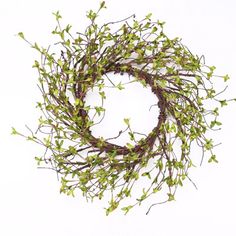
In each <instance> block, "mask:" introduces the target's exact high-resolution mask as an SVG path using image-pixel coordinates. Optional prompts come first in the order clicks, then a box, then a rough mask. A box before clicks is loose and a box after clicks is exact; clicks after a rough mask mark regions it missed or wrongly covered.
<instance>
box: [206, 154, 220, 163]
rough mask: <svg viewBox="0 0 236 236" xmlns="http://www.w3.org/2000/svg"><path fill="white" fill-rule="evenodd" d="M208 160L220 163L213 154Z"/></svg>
mask: <svg viewBox="0 0 236 236" xmlns="http://www.w3.org/2000/svg"><path fill="white" fill-rule="evenodd" d="M208 162H209V163H211V162H215V163H218V160H217V159H216V155H212V156H211V157H210V159H209V160H208Z"/></svg>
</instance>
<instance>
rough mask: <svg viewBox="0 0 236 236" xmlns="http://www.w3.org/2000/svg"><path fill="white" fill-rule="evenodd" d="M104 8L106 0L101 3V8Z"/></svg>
mask: <svg viewBox="0 0 236 236" xmlns="http://www.w3.org/2000/svg"><path fill="white" fill-rule="evenodd" d="M102 8H106V2H105V1H102V2H101V3H100V9H102Z"/></svg>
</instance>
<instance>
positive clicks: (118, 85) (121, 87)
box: [116, 82, 125, 90]
mask: <svg viewBox="0 0 236 236" xmlns="http://www.w3.org/2000/svg"><path fill="white" fill-rule="evenodd" d="M116 87H117V88H118V89H119V90H122V89H125V87H124V86H123V85H122V84H121V82H120V83H119V84H117V85H116Z"/></svg>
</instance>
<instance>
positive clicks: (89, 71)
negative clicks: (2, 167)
mask: <svg viewBox="0 0 236 236" xmlns="http://www.w3.org/2000/svg"><path fill="white" fill-rule="evenodd" d="M103 8H106V6H105V2H102V3H101V4H100V8H99V10H98V11H97V12H94V11H92V10H90V11H89V12H88V13H87V17H88V19H89V20H90V24H89V25H88V27H87V28H86V30H85V32H84V33H78V32H77V34H76V37H74V36H73V35H72V34H71V25H67V26H66V27H65V28H63V27H62V25H61V15H60V14H59V12H56V13H54V15H55V17H56V21H57V26H56V28H55V29H54V30H53V32H52V34H54V35H58V36H59V37H60V41H59V42H57V43H56V44H55V45H56V46H55V45H54V46H55V47H59V53H58V50H55V52H51V49H50V47H48V48H43V47H40V46H38V44H37V43H35V44H32V43H30V42H28V41H27V40H26V39H25V37H24V34H23V33H22V32H21V33H19V36H20V37H21V38H23V39H24V40H25V41H27V42H28V43H30V45H31V46H32V48H34V49H36V50H37V51H38V52H39V53H40V55H41V61H35V63H34V65H33V67H35V68H36V69H37V70H38V72H39V84H38V85H39V88H40V91H41V93H42V98H43V101H42V102H38V103H37V107H38V108H39V109H40V110H41V112H42V116H41V117H40V119H39V126H38V129H37V131H36V132H33V131H31V134H30V135H29V136H25V135H22V134H21V133H19V132H17V131H16V130H15V129H14V128H13V134H20V135H22V136H24V137H26V138H27V139H28V140H32V141H34V142H36V143H38V144H40V145H43V146H44V147H45V153H44V154H43V155H42V156H39V157H36V160H37V161H38V163H39V164H41V163H44V164H46V165H50V166H51V168H52V169H53V170H55V171H56V172H57V173H58V175H59V176H60V179H61V189H60V191H61V192H62V193H65V194H67V195H72V196H74V191H75V190H77V189H80V190H81V191H82V193H83V195H84V196H85V197H86V198H87V199H94V198H99V199H102V198H103V196H104V194H105V193H106V192H108V193H109V192H110V196H111V199H110V201H109V206H108V207H107V209H106V212H107V214H109V213H110V212H112V211H113V210H115V209H116V208H117V207H118V205H119V204H120V202H121V201H122V200H124V199H126V198H129V197H131V194H132V193H133V192H132V189H133V187H134V184H135V183H136V182H138V179H139V178H140V177H141V176H143V177H144V178H147V180H148V181H149V185H148V186H146V188H144V189H143V190H142V193H141V195H140V197H138V198H137V199H135V200H134V201H133V203H132V204H130V205H128V206H125V207H122V210H124V211H125V212H126V213H127V212H128V211H129V210H130V209H131V208H132V207H134V206H135V205H137V204H141V203H142V202H143V201H144V200H145V199H147V198H148V197H149V196H151V195H152V194H154V193H157V192H160V191H162V190H163V191H164V190H167V198H166V201H165V202H167V201H171V200H174V196H175V192H176V189H177V187H178V186H182V185H183V180H185V179H189V180H191V179H190V178H189V173H188V172H189V168H190V167H192V166H194V163H193V161H192V159H191V158H190V147H191V146H192V144H193V143H195V144H197V145H198V147H200V149H201V151H202V158H203V156H204V154H205V153H209V159H208V160H209V162H217V159H216V156H215V154H214V153H213V147H214V144H213V140H212V139H209V138H207V137H206V133H207V132H208V131H209V130H212V129H215V128H217V126H220V125H221V123H220V122H219V121H218V120H217V118H218V115H219V109H220V107H222V106H225V105H227V101H228V100H219V99H217V96H218V95H219V94H220V93H222V92H223V91H222V92H218V93H217V92H216V91H215V89H214V86H213V80H212V78H217V77H221V78H223V79H224V81H227V80H228V79H229V76H228V75H226V76H215V75H214V74H213V73H214V70H215V67H214V66H207V65H205V61H204V57H203V56H202V57H198V56H196V55H193V54H192V53H191V52H190V51H189V49H188V48H187V47H186V46H184V45H183V44H182V43H181V40H180V39H179V38H174V39H169V38H168V37H167V36H166V35H165V33H164V32H163V25H164V22H160V21H157V22H153V21H152V20H151V14H149V15H147V16H146V17H145V18H144V19H143V20H141V21H137V20H136V18H135V15H132V16H130V17H128V18H126V19H124V20H121V21H117V22H109V23H106V24H103V25H102V26H99V25H98V24H97V23H96V19H97V17H98V13H99V12H100V10H101V9H103ZM117 25H119V27H117V29H116V30H115V31H114V32H113V30H111V26H112V27H113V28H114V26H117ZM108 73H114V74H121V75H123V74H128V75H130V76H132V77H134V78H135V81H137V82H140V83H142V85H143V86H147V87H150V88H151V91H152V93H154V94H155V96H156V98H157V106H158V108H159V115H158V117H157V121H156V126H155V127H154V128H153V129H152V131H151V132H150V133H149V134H148V135H146V136H142V138H140V139H139V140H138V141H137V139H136V138H137V137H136V135H137V134H136V133H135V132H134V131H132V129H131V128H130V127H131V125H130V122H129V120H128V119H124V122H125V124H126V126H127V129H126V130H125V131H121V132H120V133H119V134H117V137H113V138H109V139H104V138H102V137H94V136H93V134H92V132H91V127H93V126H95V125H96V124H97V123H95V122H94V117H95V116H100V117H101V119H102V118H103V117H104V115H105V109H104V107H103V101H104V99H106V94H105V92H104V91H103V90H104V87H105V85H104V81H105V76H106V75H107V74H108ZM113 85H114V86H115V87H116V88H117V89H122V88H123V87H122V85H121V84H118V85H115V84H114V83H113ZM94 88H98V89H99V94H100V98H101V101H102V105H101V106H96V107H91V106H88V105H86V94H87V93H88V91H91V90H93V89H94ZM208 100H210V101H214V102H215V101H216V102H217V106H215V107H214V108H213V109H208V108H206V107H205V104H206V101H208ZM218 104H219V105H218ZM89 111H93V112H94V116H92V117H91V116H89ZM208 117H210V121H209V118H208ZM126 131H127V132H129V136H130V140H131V141H133V142H134V143H135V144H134V145H132V144H131V143H128V144H127V145H125V146H121V145H118V144H115V143H113V142H111V141H110V140H111V139H113V141H114V140H115V139H116V138H118V137H119V136H120V135H121V134H122V133H123V132H126ZM150 163H151V164H150ZM153 205H155V204H153ZM153 205H152V206H153Z"/></svg>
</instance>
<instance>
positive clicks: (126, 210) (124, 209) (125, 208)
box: [121, 205, 133, 215]
mask: <svg viewBox="0 0 236 236" xmlns="http://www.w3.org/2000/svg"><path fill="white" fill-rule="evenodd" d="M132 208H133V206H131V205H130V206H127V207H123V208H121V210H122V211H124V212H125V215H126V214H127V213H128V212H129V210H130V209H132Z"/></svg>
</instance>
